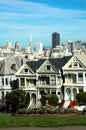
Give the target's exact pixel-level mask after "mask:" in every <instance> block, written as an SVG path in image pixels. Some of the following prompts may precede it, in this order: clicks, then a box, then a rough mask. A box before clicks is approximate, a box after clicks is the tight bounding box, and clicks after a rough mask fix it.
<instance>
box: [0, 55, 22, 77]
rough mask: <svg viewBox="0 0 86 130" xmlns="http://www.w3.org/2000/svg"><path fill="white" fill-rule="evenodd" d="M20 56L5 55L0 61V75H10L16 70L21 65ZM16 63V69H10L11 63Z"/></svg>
mask: <svg viewBox="0 0 86 130" xmlns="http://www.w3.org/2000/svg"><path fill="white" fill-rule="evenodd" d="M21 58H22V57H20V56H17V57H7V58H5V59H3V60H1V61H0V75H11V74H15V73H16V71H17V70H18V69H19V68H20V66H21ZM13 64H14V65H16V69H15V70H14V69H12V65H13Z"/></svg>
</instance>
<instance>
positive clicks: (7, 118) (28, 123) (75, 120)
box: [0, 114, 86, 128]
mask: <svg viewBox="0 0 86 130" xmlns="http://www.w3.org/2000/svg"><path fill="white" fill-rule="evenodd" d="M70 125H71V126H79V125H80V126H82V125H86V116H12V115H11V114H0V128H8V127H58V126H70Z"/></svg>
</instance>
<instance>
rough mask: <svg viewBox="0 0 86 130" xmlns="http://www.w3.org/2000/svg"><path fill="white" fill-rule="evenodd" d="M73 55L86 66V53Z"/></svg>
mask: <svg viewBox="0 0 86 130" xmlns="http://www.w3.org/2000/svg"><path fill="white" fill-rule="evenodd" d="M75 56H76V57H77V58H78V60H79V61H80V62H81V63H82V64H83V65H84V66H86V54H76V55H75Z"/></svg>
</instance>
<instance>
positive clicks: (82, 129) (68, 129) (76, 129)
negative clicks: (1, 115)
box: [0, 126, 86, 130]
mask: <svg viewBox="0 0 86 130" xmlns="http://www.w3.org/2000/svg"><path fill="white" fill-rule="evenodd" d="M0 130H86V126H62V127H50V128H49V127H48V128H42V127H20V128H0Z"/></svg>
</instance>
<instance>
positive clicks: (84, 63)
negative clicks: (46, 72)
mask: <svg viewBox="0 0 86 130" xmlns="http://www.w3.org/2000/svg"><path fill="white" fill-rule="evenodd" d="M62 70H63V77H64V82H63V87H64V103H63V107H68V106H70V107H74V105H75V104H74V102H75V101H76V95H77V93H79V92H83V91H85V92H86V55H85V54H83V55H80V54H78V55H74V56H73V57H71V59H70V60H69V61H68V62H67V63H66V64H65V65H64V66H63V67H62Z"/></svg>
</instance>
